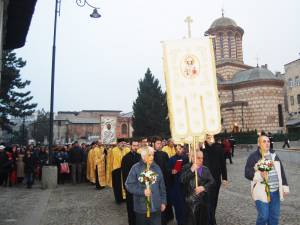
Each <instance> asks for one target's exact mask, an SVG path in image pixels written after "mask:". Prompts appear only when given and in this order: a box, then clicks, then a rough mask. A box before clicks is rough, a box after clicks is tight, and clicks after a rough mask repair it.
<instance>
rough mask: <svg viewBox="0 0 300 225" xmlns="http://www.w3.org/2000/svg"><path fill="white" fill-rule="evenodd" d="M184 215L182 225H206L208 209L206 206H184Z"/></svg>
mask: <svg viewBox="0 0 300 225" xmlns="http://www.w3.org/2000/svg"><path fill="white" fill-rule="evenodd" d="M185 206H186V215H185V220H186V221H185V223H183V224H184V225H207V222H208V217H209V215H208V209H207V205H198V206H194V205H190V204H185Z"/></svg>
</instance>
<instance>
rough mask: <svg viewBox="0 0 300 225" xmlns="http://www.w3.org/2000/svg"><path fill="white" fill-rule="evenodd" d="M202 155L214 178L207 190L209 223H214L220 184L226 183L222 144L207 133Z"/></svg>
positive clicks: (213, 224) (211, 224)
mask: <svg viewBox="0 0 300 225" xmlns="http://www.w3.org/2000/svg"><path fill="white" fill-rule="evenodd" d="M202 151H203V155H204V163H203V164H204V165H205V166H206V167H208V168H209V170H210V172H211V174H212V176H213V178H214V180H215V185H213V186H212V187H211V188H210V190H209V206H208V207H209V225H216V218H215V214H216V208H217V204H218V198H219V191H220V187H221V184H222V181H223V183H224V185H225V186H226V185H227V169H226V161H225V157H224V151H223V148H222V145H221V144H219V143H215V139H214V136H212V135H207V137H206V141H205V148H204V149H202Z"/></svg>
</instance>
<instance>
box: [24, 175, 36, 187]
mask: <svg viewBox="0 0 300 225" xmlns="http://www.w3.org/2000/svg"><path fill="white" fill-rule="evenodd" d="M33 175H34V174H33V172H27V173H25V179H26V184H27V188H31V187H32V184H33V181H34V180H33Z"/></svg>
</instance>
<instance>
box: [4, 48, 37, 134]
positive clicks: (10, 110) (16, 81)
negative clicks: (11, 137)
mask: <svg viewBox="0 0 300 225" xmlns="http://www.w3.org/2000/svg"><path fill="white" fill-rule="evenodd" d="M25 65H26V62H25V61H23V60H22V58H17V56H16V53H14V52H12V51H7V52H5V53H4V54H3V68H2V75H1V79H2V80H1V89H0V128H1V129H3V130H7V131H8V132H12V126H13V125H14V124H13V123H12V122H11V121H10V119H9V118H10V116H14V117H21V118H24V117H26V116H30V115H32V113H34V108H35V107H36V106H37V104H33V103H30V101H31V100H32V98H33V97H32V96H30V93H31V92H30V91H23V92H22V91H21V90H22V89H24V88H25V87H26V86H28V85H29V84H30V81H29V80H25V81H22V79H21V74H20V69H21V68H23V67H24V66H25Z"/></svg>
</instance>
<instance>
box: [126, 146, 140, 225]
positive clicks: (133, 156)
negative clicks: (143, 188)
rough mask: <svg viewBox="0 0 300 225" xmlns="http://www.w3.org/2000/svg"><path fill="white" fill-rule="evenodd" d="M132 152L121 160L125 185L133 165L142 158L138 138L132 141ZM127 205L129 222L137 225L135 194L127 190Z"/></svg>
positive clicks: (130, 224)
mask: <svg viewBox="0 0 300 225" xmlns="http://www.w3.org/2000/svg"><path fill="white" fill-rule="evenodd" d="M130 145H131V148H130V152H128V153H127V154H126V155H125V156H124V157H123V158H122V162H121V170H122V178H123V184H124V186H125V182H126V179H127V177H128V174H129V172H130V170H131V167H132V166H133V165H134V164H136V163H137V162H139V161H140V160H141V155H140V154H138V153H137V149H138V148H139V142H138V141H137V140H131V141H130ZM124 188H125V191H126V206H127V216H128V224H129V225H135V220H136V219H135V213H134V211H133V195H132V194H131V193H129V192H128V191H127V190H126V187H124Z"/></svg>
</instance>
